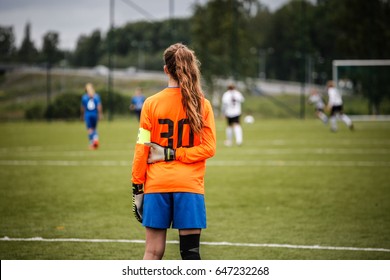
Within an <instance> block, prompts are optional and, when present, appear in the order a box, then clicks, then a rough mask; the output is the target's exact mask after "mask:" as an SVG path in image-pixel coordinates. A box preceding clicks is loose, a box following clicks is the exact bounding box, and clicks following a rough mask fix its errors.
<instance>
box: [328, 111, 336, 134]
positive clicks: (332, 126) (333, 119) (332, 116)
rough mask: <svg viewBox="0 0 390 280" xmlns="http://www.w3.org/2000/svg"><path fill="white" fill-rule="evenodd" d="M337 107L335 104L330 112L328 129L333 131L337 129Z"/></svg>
mask: <svg viewBox="0 0 390 280" xmlns="http://www.w3.org/2000/svg"><path fill="white" fill-rule="evenodd" d="M337 114H338V111H337V108H336V107H335V106H333V107H332V110H331V113H330V119H329V122H330V130H331V131H333V132H336V131H337Z"/></svg>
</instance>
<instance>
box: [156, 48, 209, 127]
mask: <svg viewBox="0 0 390 280" xmlns="http://www.w3.org/2000/svg"><path fill="white" fill-rule="evenodd" d="M164 62H165V65H166V66H167V68H168V72H169V74H170V75H171V77H172V78H173V79H175V80H176V81H178V83H179V86H180V88H181V95H182V104H183V108H184V109H185V111H186V114H187V117H188V121H189V125H190V127H191V130H192V131H193V132H194V133H195V134H200V132H201V131H202V128H203V114H202V113H203V112H202V111H203V106H202V103H203V98H204V94H203V92H202V88H201V85H200V78H201V76H200V70H199V66H200V62H199V61H198V59H197V58H196V56H195V52H194V51H193V50H191V49H189V48H188V47H187V46H185V45H183V44H181V43H177V44H173V45H171V46H170V47H168V48H167V49H166V50H165V52H164Z"/></svg>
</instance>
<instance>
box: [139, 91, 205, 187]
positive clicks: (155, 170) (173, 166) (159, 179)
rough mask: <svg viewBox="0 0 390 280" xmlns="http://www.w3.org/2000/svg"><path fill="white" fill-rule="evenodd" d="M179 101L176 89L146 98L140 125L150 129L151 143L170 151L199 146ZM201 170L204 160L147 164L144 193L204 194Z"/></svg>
mask: <svg viewBox="0 0 390 280" xmlns="http://www.w3.org/2000/svg"><path fill="white" fill-rule="evenodd" d="M181 99H182V97H181V92H180V89H179V88H166V89H165V90H163V91H161V92H159V93H157V94H155V95H153V96H151V97H149V98H148V99H146V101H145V103H144V107H143V110H145V112H144V113H143V115H142V117H141V123H140V124H141V126H142V127H143V128H145V129H147V130H150V132H151V135H150V138H151V139H150V140H151V142H154V143H157V144H159V145H160V146H163V147H170V148H173V149H177V148H180V147H193V146H196V145H199V144H200V138H199V136H198V135H194V134H193V133H192V131H191V129H190V125H189V123H188V118H187V115H186V113H185V110H184V108H183V105H182V103H181ZM204 170H205V160H202V161H199V162H196V163H193V164H186V163H183V162H180V161H171V162H158V163H155V164H149V165H148V170H147V180H146V185H145V193H149V192H193V193H203V192H204V186H203V176H204Z"/></svg>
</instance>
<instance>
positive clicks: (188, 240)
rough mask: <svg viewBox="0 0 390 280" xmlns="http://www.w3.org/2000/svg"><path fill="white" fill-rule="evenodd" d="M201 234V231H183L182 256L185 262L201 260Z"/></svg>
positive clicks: (181, 231)
mask: <svg viewBox="0 0 390 280" xmlns="http://www.w3.org/2000/svg"><path fill="white" fill-rule="evenodd" d="M200 233H201V229H181V230H179V237H180V255H181V258H182V259H183V260H200V251H199V247H200Z"/></svg>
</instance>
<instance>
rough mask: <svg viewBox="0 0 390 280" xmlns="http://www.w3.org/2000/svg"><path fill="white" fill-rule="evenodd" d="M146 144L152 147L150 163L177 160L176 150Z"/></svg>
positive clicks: (154, 144)
mask: <svg viewBox="0 0 390 280" xmlns="http://www.w3.org/2000/svg"><path fill="white" fill-rule="evenodd" d="M144 144H145V145H146V146H148V147H150V150H149V157H148V163H155V162H159V161H172V160H175V150H173V149H171V148H164V147H162V146H160V145H158V144H156V143H144Z"/></svg>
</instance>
